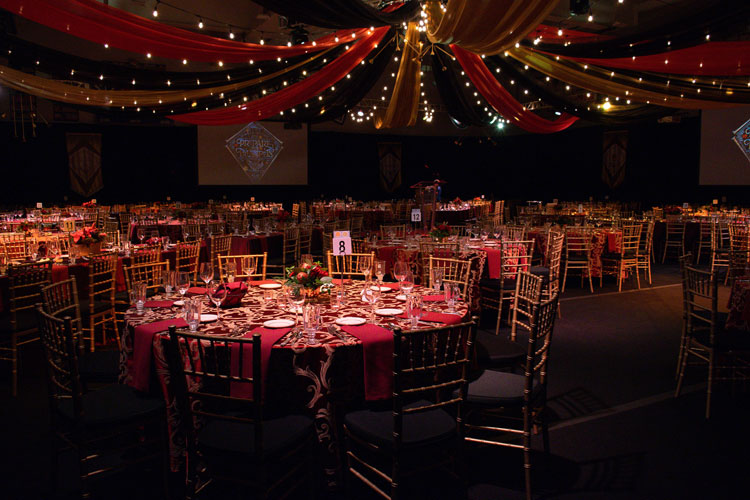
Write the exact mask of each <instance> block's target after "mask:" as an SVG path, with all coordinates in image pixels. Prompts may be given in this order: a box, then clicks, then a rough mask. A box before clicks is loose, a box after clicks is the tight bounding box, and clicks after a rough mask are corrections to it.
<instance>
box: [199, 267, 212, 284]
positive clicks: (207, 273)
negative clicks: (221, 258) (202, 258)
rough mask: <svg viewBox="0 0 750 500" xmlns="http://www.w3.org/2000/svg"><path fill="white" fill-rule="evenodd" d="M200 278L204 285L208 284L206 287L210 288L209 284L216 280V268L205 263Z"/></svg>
mask: <svg viewBox="0 0 750 500" xmlns="http://www.w3.org/2000/svg"><path fill="white" fill-rule="evenodd" d="M200 276H201V279H202V280H203V282H204V283H206V287H208V283H209V282H210V281H211V280H212V279H214V268H213V266H212V265H211V264H209V263H207V262H204V263H202V264H201V268H200Z"/></svg>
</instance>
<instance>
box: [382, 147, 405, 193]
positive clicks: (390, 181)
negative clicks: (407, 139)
mask: <svg viewBox="0 0 750 500" xmlns="http://www.w3.org/2000/svg"><path fill="white" fill-rule="evenodd" d="M378 158H379V159H380V187H382V188H383V190H384V191H385V192H386V193H392V192H394V191H396V190H397V189H398V188H400V187H401V143H400V142H379V143H378Z"/></svg>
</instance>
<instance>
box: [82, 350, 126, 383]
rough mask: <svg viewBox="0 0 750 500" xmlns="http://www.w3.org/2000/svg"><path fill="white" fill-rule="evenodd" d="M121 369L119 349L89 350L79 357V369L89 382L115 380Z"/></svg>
mask: <svg viewBox="0 0 750 500" xmlns="http://www.w3.org/2000/svg"><path fill="white" fill-rule="evenodd" d="M119 369H120V351H119V350H112V349H109V350H103V351H94V352H88V351H87V352H85V353H84V354H83V356H82V357H81V358H79V359H78V370H79V371H80V373H81V377H83V378H84V380H86V381H87V382H115V381H117V376H118V374H119Z"/></svg>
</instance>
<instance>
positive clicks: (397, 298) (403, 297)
mask: <svg viewBox="0 0 750 500" xmlns="http://www.w3.org/2000/svg"><path fill="white" fill-rule="evenodd" d="M396 300H406V295H404V294H403V293H399V294H398V295H396Z"/></svg>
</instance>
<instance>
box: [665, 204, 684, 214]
mask: <svg viewBox="0 0 750 500" xmlns="http://www.w3.org/2000/svg"><path fill="white" fill-rule="evenodd" d="M664 214H665V215H681V214H682V208H681V207H678V206H677V205H667V206H666V207H664Z"/></svg>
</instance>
